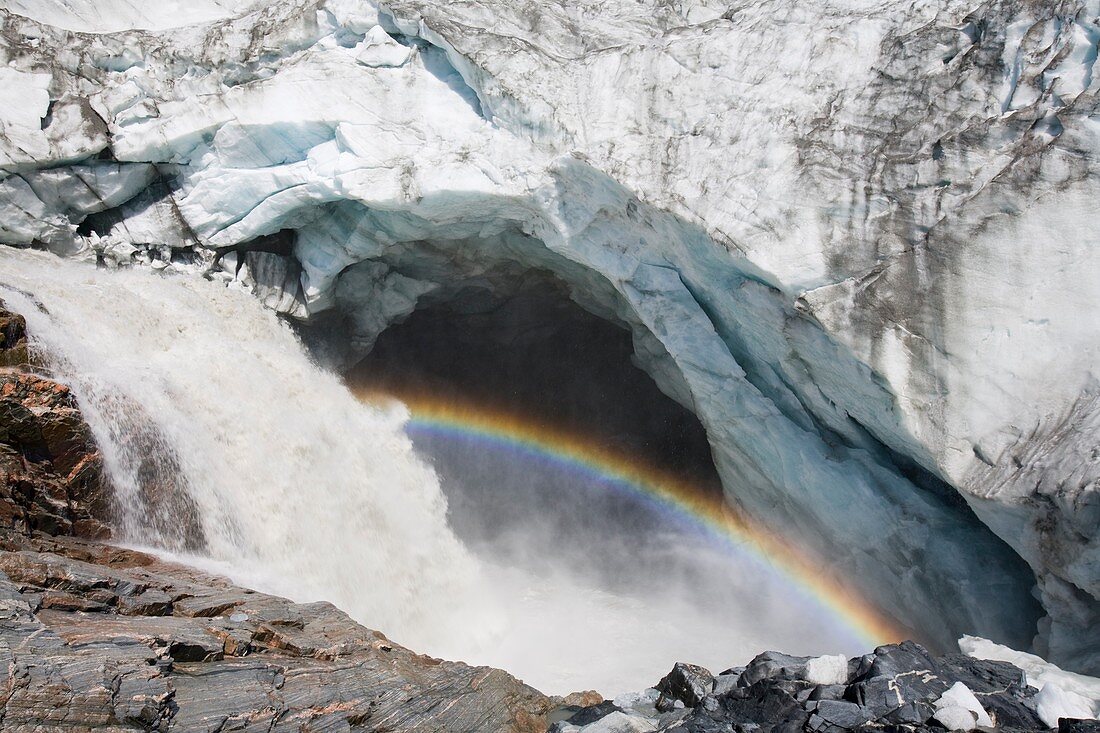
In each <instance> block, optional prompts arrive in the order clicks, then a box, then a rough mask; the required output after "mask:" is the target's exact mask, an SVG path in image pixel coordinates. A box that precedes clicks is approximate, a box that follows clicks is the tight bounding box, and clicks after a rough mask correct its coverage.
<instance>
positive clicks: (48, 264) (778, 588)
mask: <svg viewBox="0 0 1100 733" xmlns="http://www.w3.org/2000/svg"><path fill="white" fill-rule="evenodd" d="M0 298H2V299H3V300H4V301H6V303H7V305H8V307H9V308H11V309H12V310H15V311H17V312H19V313H21V314H23V315H24V316H25V317H26V319H27V324H28V331H29V333H30V336H31V338H32V340H33V346H34V350H35V352H36V354H38V355H39V356H40V357H41V358H43V359H44V364H43V365H42V367H43V368H44V369H46V370H48V371H49V372H50V375H51V376H52V377H54V378H55V379H58V380H59V381H62V382H64V383H66V384H68V385H69V386H70V387H71V388H72V390H73V392H74V394H75V395H76V397H77V399H78V401H79V403H80V406H81V408H82V410H83V413H84V416H85V419H86V420H87V422H88V424H89V426H90V427H91V429H92V432H93V435H94V437H95V439H96V442H97V443H98V445H99V447H100V449H101V451H102V453H103V457H104V462H105V465H106V467H107V471H108V475H109V477H110V480H111V484H112V489H113V516H112V517H111V522H112V525H113V527H114V530H115V541H118V542H122V543H125V544H128V545H131V546H136V547H139V548H144V549H149V550H151V551H154V552H157V553H158V554H161V555H167V556H169V557H170V558H174V559H177V560H180V561H182V562H185V563H188V564H191V565H195V566H198V567H200V568H203V569H207V570H214V571H216V572H220V573H222V574H224V575H227V576H228V577H230V578H231V579H232V580H233V581H235V582H236V583H238V584H240V585H244V586H247V587H252V588H255V589H257V590H260V591H263V592H268V593H275V594H278V595H283V596H286V597H289V598H291V599H293V600H296V601H315V600H327V601H331V602H332V603H334V604H336V605H337V606H338V607H339V608H341V609H342V610H344V611H346V612H347V613H349V614H350V615H351V616H352V617H353V618H355V619H356V620H357V621H359V622H361V623H363V624H364V625H366V626H368V627H370V628H374V629H378V630H380V631H382V632H383V633H385V634H387V635H388V636H390V637H391V638H393V639H394V640H395V641H396V642H398V643H401V644H404V645H406V646H408V647H409V648H411V649H413V650H415V651H418V652H422V653H429V654H433V655H437V656H440V657H444V658H449V659H460V660H463V661H467V662H470V663H474V664H490V665H493V666H498V667H502V668H504V669H507V670H508V671H510V672H512V673H514V674H517V675H518V676H520V677H522V678H524V679H525V680H526V681H528V682H529V683H531V684H533V685H534V686H536V687H538V688H540V689H542V690H543V691H544V692H548V693H567V692H570V691H572V690H578V689H592V688H595V689H599V690H600V691H601V692H604V693H605V694H611V693H616V692H622V691H624V690H639V689H642V688H644V687H646V686H648V685H650V684H653V683H654V682H655V681H656V680H657V679H659V678H660V676H661V675H663V674H664V673H665V672H666V671H667V670H668V669H669V667H670V666H671V664H672V663H673V662H675V661H677V660H680V659H691V660H694V661H697V662H699V663H702V664H705V665H710V666H712V667H713V668H715V669H724V668H726V667H728V666H731V665H733V664H737V663H742V662H745V661H747V660H748V659H749V658H750V657H752V656H753V655H754V654H756V653H758V652H760V651H763V650H764V649H767V648H773V649H774V648H781V649H788V650H791V651H794V652H796V653H798V652H801V653H826V652H836V651H846V652H849V653H851V652H855V651H858V650H860V648H861V643H860V640H859V638H858V635H856V636H853V635H852V633H851V632H852V628H851V627H850V624H847V623H846V622H845V621H844V619H840V618H839V617H835V613H833V612H830V611H829V610H828V609H826V608H825V607H824V606H823V605H822V604H821V602H820V599H818V598H815V597H813V594H812V593H811V594H808V593H807V591H806V589H805V588H801V587H798V585H797V583H793V584H792V582H791V578H790V577H788V576H785V575H783V573H780V572H777V571H776V570H775V569H774V568H773V567H771V566H769V565H768V564H767V563H766V562H763V561H759V560H746V558H748V557H749V556H750V555H751V553H749V554H746V553H745V552H739V551H737V550H736V548H735V549H734V551H732V552H731V551H730V548H729V546H728V543H727V544H723V543H722V542H718V543H717V544H716V543H714V542H713V541H712V540H713V538H710V536H709V535H707V533H705V532H703V533H701V534H700V532H699V528H698V525H697V523H693V522H688V524H687V525H684V526H679V525H678V524H677V521H679V520H677V519H676V517H675V516H672V515H667V516H666V515H665V514H662V513H660V512H658V513H656V514H654V513H653V510H652V507H649V508H647V506H648V505H646V504H645V502H644V501H643V502H642V503H641V504H637V506H635V503H632V502H633V501H634V500H633V499H631V500H630V501H628V502H626V503H623V500H622V497H618V498H616V497H615V496H610V495H609V497H608V498H609V502H605V501H603V499H602V498H601V496H602V494H601V493H600V492H602V491H603V489H601V487H602V486H604V484H601V483H600V482H599V481H596V483H594V484H590V485H588V486H587V487H584V486H577V485H573V484H572V483H571V482H574V481H577V480H579V479H578V476H579V474H577V473H576V472H573V473H571V474H569V475H565V474H562V473H561V472H559V471H557V469H555V468H554V465H553V464H552V462H551V463H545V462H542V463H540V462H539V461H532V460H531V459H530V457H526V458H525V457H524V454H523V452H522V451H520V452H515V451H511V452H510V451H497V452H493V450H492V449H491V446H486V445H481V446H480V447H468V446H467V444H465V443H462V442H457V443H456V442H450V443H447V442H444V443H436V444H432V443H431V441H428V442H426V443H424V444H423V445H421V444H420V443H418V446H419V447H420V449H422V450H427V451H428V453H427V455H430V457H431V459H432V460H433V461H436V465H438V466H439V468H440V471H442V472H443V474H442V475H443V477H444V479H445V480H446V481H447V483H445V484H442V485H441V479H440V477H439V476H437V474H436V472H435V470H433V468H432V467H431V466H430V465H428V464H427V463H426V462H425V459H424V458H422V457H421V456H420V455H419V454H418V453H417V452H416V450H415V449H414V445H413V443H412V442H410V439H409V437H408V434H407V430H406V428H409V427H410V426H414V425H415V423H408V422H407V421H408V419H409V414H408V410H407V409H406V408H405V407H404V406H403V405H401V404H389V403H386V404H378V405H375V404H369V403H364V402H362V401H360V399H358V398H357V397H356V396H355V395H354V394H352V393H351V392H350V391H349V390H348V388H347V387H346V386H345V384H344V383H343V382H342V381H341V379H340V378H339V377H338V376H336V375H334V374H332V373H329V372H326V371H324V370H322V369H320V368H319V367H318V366H316V365H315V364H314V363H313V362H312V361H311V360H310V358H309V356H308V354H307V352H306V351H305V349H304V348H303V346H302V344H301V343H300V342H299V340H298V339H297V337H296V335H295V334H294V332H293V331H292V330H291V328H290V327H289V326H288V325H287V324H286V323H284V322H282V321H281V320H280V319H279V318H278V316H276V315H275V313H273V312H272V311H270V310H269V309H266V308H264V307H263V305H262V304H261V303H260V302H259V301H258V300H257V299H256V298H254V297H253V296H252V295H250V294H249V293H246V292H243V291H242V290H239V289H237V287H236V286H228V287H227V286H225V285H222V284H216V283H212V282H208V281H205V280H203V279H201V278H198V277H194V276H191V275H188V276H174V275H169V274H163V273H157V272H154V271H152V270H148V269H135V270H124V271H107V270H97V269H95V268H93V267H90V266H89V265H88V264H87V263H79V262H72V261H65V260H59V259H57V258H54V257H52V256H49V255H46V254H43V253H37V252H28V251H18V250H13V249H9V248H0ZM428 437H431V436H430V435H429V436H428ZM421 440H422V441H423V440H425V438H424V436H422V437H421ZM552 469H553V470H552ZM463 475H464V478H463ZM463 482H465V483H466V484H468V485H469V486H468V487H467V489H469V487H471V486H472V487H474V488H475V489H476V487H479V486H480V487H491V488H493V490H494V491H493V492H490V493H491V494H492V495H493V496H495V497H498V498H496V499H493V501H498V500H499V501H501V502H508V507H507V509H508V511H507V512H505V513H504V515H507V514H509V513H511V514H514V515H515V519H514V520H513V521H512V522H511V523H510V524H508V526H504V527H501V528H500V529H502V530H503V531H502V532H500V533H499V535H500V536H499V538H498V539H495V540H493V541H492V542H485V541H484V540H482V541H478V540H477V538H476V537H472V538H471V537H467V536H465V535H456V534H455V532H456V530H457V529H459V526H458V525H455V526H454V527H452V526H450V525H449V524H448V519H449V517H448V506H447V500H446V495H445V493H444V490H443V489H447V491H448V492H453V491H455V490H456V487H458V488H460V489H461V485H462V484H463ZM593 491H595V492H596V493H595V494H593V493H592V492H593ZM585 492H588V493H585ZM478 493H479V492H478V491H476V490H474V491H470V490H467V491H466V492H465V493H463V492H462V491H459V492H458V493H457V494H452V497H457V498H463V497H464V499H465V500H466V501H467V504H466V511H467V514H469V511H470V509H471V507H470V505H469V504H468V500H469V499H470V497H471V496H474V495H476V494H478ZM457 504H458V501H457V499H456V505H457ZM631 507H634V508H631ZM490 509H492V507H483V510H484V521H485V522H493V521H496V520H494V519H493V517H494V516H497V515H496V514H494V513H493V512H492V511H489V510H490ZM473 511H475V512H477V511H482V510H479V509H478V508H477V507H476V506H474V507H473ZM624 511H625V513H624ZM662 511H663V510H662ZM501 516H503V515H501ZM467 518H468V517H467ZM680 519H683V517H680ZM689 519H690V518H689ZM680 525H683V522H680ZM678 527H679V528H678ZM708 538H709V539H708ZM727 539H728V538H727ZM609 578H612V579H614V580H615V581H616V582H609V580H608V579H609Z"/></svg>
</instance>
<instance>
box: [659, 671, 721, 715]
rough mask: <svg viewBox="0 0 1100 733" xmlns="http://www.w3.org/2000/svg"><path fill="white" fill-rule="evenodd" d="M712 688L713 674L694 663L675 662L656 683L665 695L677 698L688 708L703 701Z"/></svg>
mask: <svg viewBox="0 0 1100 733" xmlns="http://www.w3.org/2000/svg"><path fill="white" fill-rule="evenodd" d="M713 688H714V675H712V674H711V673H710V671H709V670H707V669H705V668H703V667H700V666H698V665H695V664H686V663H684V662H677V663H676V665H675V666H674V667H673V668H672V671H671V672H669V673H668V674H667V675H665V676H664V678H663V679H662V680H661V681H660V682H658V683H657V690H659V691H660V692H661V693H662V694H664V695H665V696H666V697H670V698H672V699H674V700H679V701H680V702H682V703H684V705H686V706H687V707H689V708H693V707H695V706H696V705H698V704H699V703H701V702H702V701H703V698H705V697H706V696H707V695H709V694H710V693H711V690H712V689H713Z"/></svg>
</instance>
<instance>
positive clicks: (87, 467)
mask: <svg viewBox="0 0 1100 733" xmlns="http://www.w3.org/2000/svg"><path fill="white" fill-rule="evenodd" d="M28 361H29V355H28V352H27V338H26V324H25V322H24V321H23V318H22V317H21V316H18V315H16V314H13V313H10V312H8V311H6V310H4V309H3V304H2V303H0V365H3V366H0V527H2V528H6V529H12V530H15V531H19V532H24V533H30V532H32V531H35V530H37V531H42V532H49V533H55V534H75V535H78V536H84V537H105V536H107V535H108V534H109V532H108V530H107V527H106V525H105V524H103V522H102V520H103V519H104V518H105V517H106V516H107V510H108V506H107V504H108V502H107V490H106V482H105V479H104V474H103V462H102V459H101V457H100V454H99V451H98V450H97V448H96V446H95V444H94V442H93V441H92V437H91V433H90V431H89V430H88V426H87V425H86V424H85V422H84V420H83V419H82V417H81V414H80V410H79V408H78V407H77V404H76V399H75V397H74V396H73V394H72V392H71V391H70V390H69V388H68V387H66V386H65V385H63V384H59V383H57V382H55V381H52V380H50V379H46V378H44V377H40V376H37V375H35V374H32V373H30V372H28V371H24V369H25V368H26V367H27V366H28Z"/></svg>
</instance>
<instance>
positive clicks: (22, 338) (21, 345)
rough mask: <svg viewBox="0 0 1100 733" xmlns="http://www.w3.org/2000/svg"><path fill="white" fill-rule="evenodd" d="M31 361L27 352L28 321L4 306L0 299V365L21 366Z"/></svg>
mask: <svg viewBox="0 0 1100 733" xmlns="http://www.w3.org/2000/svg"><path fill="white" fill-rule="evenodd" d="M29 361H30V356H29V354H28V352H27V321H26V320H25V319H24V318H23V316H21V315H19V314H18V313H12V312H11V311H8V310H6V309H5V308H4V301H2V300H0V367H21V366H24V365H26V364H27V363H28V362H29Z"/></svg>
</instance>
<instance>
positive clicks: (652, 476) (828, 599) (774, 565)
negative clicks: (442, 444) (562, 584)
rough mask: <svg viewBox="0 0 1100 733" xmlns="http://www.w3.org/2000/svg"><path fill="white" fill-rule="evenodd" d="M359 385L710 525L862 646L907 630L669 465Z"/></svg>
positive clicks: (465, 434)
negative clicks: (667, 469)
mask: <svg viewBox="0 0 1100 733" xmlns="http://www.w3.org/2000/svg"><path fill="white" fill-rule="evenodd" d="M357 392H358V396H359V397H360V398H361V399H363V400H364V401H367V402H371V403H375V404H380V403H385V402H387V401H391V402H392V401H397V402H400V403H403V404H404V405H405V406H406V407H407V408H408V410H409V413H410V417H409V420H408V423H407V425H408V428H409V429H410V432H414V433H415V432H417V431H420V432H430V433H435V434H439V435H444V436H453V437H458V438H462V439H466V440H471V439H472V440H478V441H482V442H486V443H489V444H493V445H496V446H499V447H503V448H506V449H508V450H511V451H513V452H519V453H521V454H523V455H525V456H527V457H530V458H534V459H537V460H541V461H545V462H549V463H552V464H556V465H558V466H561V467H563V468H566V469H569V470H573V471H580V472H582V473H584V474H586V475H587V476H589V477H592V478H596V479H599V480H604V481H607V480H610V481H613V482H615V483H617V484H618V485H619V486H622V487H624V488H625V489H626V490H627V491H629V492H630V493H631V494H633V495H635V496H636V497H637V498H639V499H641V500H643V501H646V502H648V503H650V504H651V505H657V506H658V507H659V508H660V509H661V510H663V511H665V512H667V513H670V514H671V515H673V516H675V517H676V518H677V519H679V520H681V521H682V522H685V523H687V524H688V525H690V526H693V527H695V528H697V529H698V530H700V531H703V532H705V533H706V534H708V535H709V536H711V537H713V538H714V539H715V540H717V541H719V542H721V543H722V544H724V545H725V546H727V547H728V548H729V549H731V550H732V551H733V552H734V553H736V554H738V555H741V556H743V557H746V556H747V559H750V560H752V561H755V562H758V563H760V564H762V565H764V566H765V567H769V568H771V569H773V570H774V572H776V573H777V574H778V575H780V576H781V577H782V578H783V579H785V580H786V581H788V583H789V584H790V585H791V586H792V587H793V588H794V589H795V590H798V591H801V592H802V593H803V595H805V596H808V597H809V599H810V600H811V601H813V602H815V603H816V604H817V605H818V606H819V607H820V608H822V609H823V610H825V611H826V612H827V613H828V615H829V616H830V617H831V618H832V619H833V620H834V621H835V622H836V623H837V624H838V626H839V627H840V628H842V629H844V630H845V631H847V632H848V633H849V634H850V635H851V636H852V637H853V638H854V639H855V640H856V641H857V642H858V643H859V644H860V645H861V647H866V648H867V649H868V650H869V649H871V648H873V647H876V646H879V645H881V644H887V643H892V642H897V641H901V640H902V639H904V638H908V636H909V635H908V634H906V633H905V632H904V631H903V630H902V629H901V627H900V626H898V625H897V624H896V623H895V622H894V621H892V620H891V619H890V618H888V617H887V616H886V615H885V614H883V613H882V612H881V611H879V610H878V609H876V608H875V607H874V606H873V605H872V604H871V603H870V602H868V601H867V600H866V599H865V598H863V597H861V596H860V595H859V594H857V593H856V592H854V590H852V589H851V588H848V587H846V586H845V585H844V584H843V583H842V582H841V581H839V579H837V578H836V577H834V576H833V575H832V574H831V573H829V572H828V571H827V570H826V569H824V568H823V567H822V562H821V561H820V560H816V561H815V560H813V559H811V558H810V557H808V556H807V555H805V554H803V553H801V552H799V551H798V550H796V549H795V548H792V547H791V545H790V543H789V542H788V541H786V540H784V539H783V538H782V537H779V536H777V535H775V534H774V533H771V532H769V531H767V530H766V529H764V528H763V527H761V526H759V525H756V524H753V523H750V522H749V521H747V520H746V519H745V518H743V517H740V516H738V515H737V514H735V513H734V511H733V509H732V508H731V507H730V505H729V504H728V503H727V502H726V501H724V500H723V499H722V498H721V497H718V496H715V495H714V494H713V493H704V492H702V491H700V490H699V489H698V488H697V487H695V486H692V485H690V484H689V483H687V482H684V481H682V480H680V479H678V478H676V477H675V476H672V475H670V474H668V473H666V472H663V471H661V470H659V469H656V468H653V467H651V466H647V465H646V464H645V463H643V462H639V461H638V460H636V459H633V458H628V457H626V456H624V455H620V454H617V453H615V452H613V451H610V450H606V449H604V448H601V447H599V446H598V445H596V443H595V442H594V441H591V440H586V439H584V438H583V437H578V436H576V435H574V434H569V433H566V432H564V431H561V430H559V429H556V428H554V427H552V426H547V425H542V424H539V423H537V422H534V421H530V420H524V419H521V418H519V417H517V416H516V415H514V414H511V413H509V412H506V411H503V410H496V409H491V408H486V407H485V406H483V405H475V404H472V403H464V402H458V401H454V400H444V399H440V398H438V397H435V396H431V395H423V394H415V393H401V394H400V395H397V394H395V393H394V392H392V391H388V392H385V393H381V392H376V391H370V390H357Z"/></svg>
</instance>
